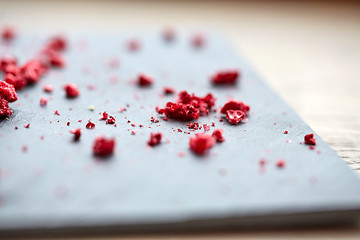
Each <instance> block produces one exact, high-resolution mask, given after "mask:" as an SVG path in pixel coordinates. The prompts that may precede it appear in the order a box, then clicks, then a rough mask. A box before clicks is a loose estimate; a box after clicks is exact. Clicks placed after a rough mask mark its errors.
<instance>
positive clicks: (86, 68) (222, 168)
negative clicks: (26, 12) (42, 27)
mask: <svg viewBox="0 0 360 240" xmlns="http://www.w3.org/2000/svg"><path fill="white" fill-rule="evenodd" d="M206 36H207V44H206V46H205V47H204V48H202V49H194V48H193V47H192V46H191V45H190V44H189V38H190V34H189V33H180V34H179V35H178V37H177V39H176V41H175V42H174V43H171V44H168V43H166V42H164V41H163V39H162V38H161V35H160V34H157V33H154V32H149V33H142V34H138V33H137V34H132V33H123V34H108V35H102V36H99V35H95V34H93V35H92V34H83V35H81V34H78V35H74V34H72V35H70V36H69V43H70V47H69V49H68V50H67V52H66V53H65V59H66V62H67V66H66V68H64V69H59V70H51V71H50V72H49V73H48V74H47V75H46V76H45V77H44V78H43V79H42V80H41V82H40V83H39V84H37V85H34V86H32V87H28V88H26V89H24V90H23V91H21V92H19V94H18V95H19V100H18V102H15V103H13V104H11V108H12V109H13V111H14V114H13V116H11V117H10V118H9V119H2V120H1V122H0V152H1V157H0V159H1V160H0V164H1V166H0V167H1V175H0V199H1V201H0V230H1V233H3V234H4V233H15V232H17V233H19V230H34V231H37V230H39V232H43V231H45V230H46V231H49V230H50V231H51V230H55V231H56V230H63V229H72V230H80V229H82V230H84V229H86V231H87V232H88V231H90V230H91V231H99V230H100V229H104V228H105V229H112V230H116V231H117V230H124V231H126V230H130V229H132V230H134V231H138V230H139V231H140V230H141V229H142V230H144V229H145V230H154V229H158V230H166V229H173V228H174V229H176V228H180V229H189V228H192V229H200V228H215V227H229V226H232V227H241V226H272V225H277V226H279V225H284V224H306V223H307V224H309V223H311V224H322V223H326V222H334V221H335V222H340V221H349V220H354V219H356V218H357V217H358V216H359V210H360V182H359V178H358V177H357V176H356V175H355V174H354V173H353V172H352V171H351V170H350V169H349V168H348V166H347V165H346V164H345V162H344V161H343V160H342V159H341V158H339V157H338V156H337V154H336V153H335V152H334V151H333V150H332V149H331V148H330V147H329V146H328V145H327V144H326V143H325V142H324V141H323V140H321V138H320V137H319V136H317V135H316V134H315V137H316V139H317V146H316V148H315V150H310V149H309V147H308V146H306V145H304V144H300V142H302V141H303V137H304V135H305V134H308V133H311V132H313V131H312V130H311V129H310V127H308V126H307V125H306V124H305V123H304V122H303V121H302V120H301V119H300V118H299V117H298V116H297V115H296V113H295V112H294V111H293V110H292V109H291V108H290V107H289V106H287V105H286V104H285V103H284V101H282V100H281V99H280V98H279V96H278V95H277V94H276V93H274V92H273V91H272V90H271V89H270V88H269V87H268V86H267V85H266V84H265V83H264V82H263V81H262V80H261V78H260V77H259V76H258V75H257V74H256V73H255V72H254V71H253V70H252V68H251V67H250V66H249V64H248V63H247V62H246V61H245V60H244V59H243V58H241V57H239V56H238V55H237V54H236V53H235V51H234V50H232V49H231V48H230V47H229V45H228V44H227V43H226V42H225V41H224V40H223V39H222V38H221V37H219V36H218V35H217V34H210V33H208V34H207V35H206ZM46 37H47V36H31V37H30V36H22V37H19V38H18V39H17V40H16V41H15V42H14V43H13V44H12V45H10V46H1V54H4V53H6V52H9V53H12V54H15V55H16V56H19V57H20V61H21V62H24V61H25V60H26V59H28V58H30V57H31V56H34V55H35V53H36V52H37V51H38V50H39V49H40V48H41V46H42V45H43V44H44V42H45V41H46V39H47V38H46ZM133 37H136V38H137V39H139V40H140V42H141V49H140V50H139V51H138V52H129V51H128V50H127V48H126V47H125V43H126V41H128V40H129V39H131V38H133ZM114 58H116V59H118V60H119V61H120V65H119V67H118V68H115V69H112V68H111V67H109V64H108V63H109V61H111V59H114ZM232 68H239V69H241V70H242V73H243V77H242V79H241V82H240V83H239V84H238V85H237V86H236V87H214V86H212V85H211V84H210V83H209V76H210V75H211V74H213V73H214V72H216V71H218V70H221V69H232ZM140 72H144V73H147V74H149V75H151V76H153V77H154V78H155V84H154V85H153V86H152V87H150V88H148V89H140V88H139V87H138V86H136V85H134V84H133V80H134V79H135V78H136V76H137V75H138V74H139V73H140ZM69 82H74V83H76V84H78V85H79V87H80V91H81V95H80V97H79V98H76V99H72V100H69V99H66V98H65V93H64V91H63V89H62V86H63V85H64V84H66V83H69ZM44 84H52V85H53V86H54V89H55V90H54V92H53V93H52V94H46V93H44V92H43V90H42V86H43V85H44ZM88 85H95V86H96V89H94V90H89V89H88ZM164 86H171V87H174V88H176V90H178V91H180V90H188V91H190V92H194V93H196V94H197V95H200V96H204V95H205V94H207V93H213V94H214V96H215V97H216V99H217V100H216V107H221V106H222V105H223V104H224V103H226V101H227V99H228V98H229V97H233V98H235V99H239V100H241V101H244V102H245V103H247V104H249V105H250V106H251V111H250V115H249V117H248V121H247V122H246V123H245V124H240V125H237V126H233V125H229V124H228V123H227V122H226V121H224V122H223V123H221V122H219V118H220V117H221V115H220V114H219V113H211V114H210V115H209V116H205V117H200V118H199V120H198V121H197V122H200V123H201V124H205V123H206V124H208V125H211V123H212V122H214V123H215V125H216V127H211V130H210V132H212V131H213V130H214V129H216V128H219V127H221V128H223V129H224V136H225V138H226V141H225V142H224V143H222V144H216V146H215V147H214V148H213V149H211V151H210V152H209V154H208V155H206V156H204V157H199V156H196V155H194V154H192V153H191V152H190V150H189V148H188V142H189V138H190V136H192V135H194V132H192V133H191V134H190V135H188V134H185V133H184V131H188V128H187V126H186V125H185V123H182V122H177V121H172V120H169V121H167V122H166V121H163V120H162V118H161V117H160V116H158V114H157V113H156V111H155V106H164V105H165V104H166V102H168V101H175V99H176V95H173V96H163V94H162V89H163V87H164ZM42 96H46V97H47V98H48V99H49V103H48V105H47V106H46V107H40V105H39V99H40V98H41V97H42ZM127 104H129V107H127V111H125V112H123V113H120V112H119V111H118V110H119V108H121V107H122V108H124V107H126V106H127ZM91 105H93V106H94V107H95V111H93V112H92V111H89V109H88V108H89V106H91ZM70 108H71V109H72V110H70ZM55 110H58V111H59V113H60V116H57V115H54V111H55ZM103 111H107V112H108V113H109V114H110V115H112V116H114V117H115V118H116V123H117V127H114V126H112V125H106V124H105V122H103V121H99V120H98V119H99V117H100V116H99V113H100V112H103ZM151 116H154V117H155V118H158V119H160V122H159V123H158V124H156V123H152V122H151V121H150V117H151ZM125 118H127V119H125ZM80 119H81V120H82V122H78V120H80ZM88 119H92V120H93V122H95V124H96V127H95V129H94V130H88V129H85V125H86V122H87V120H88ZM128 120H130V121H131V123H135V124H136V125H137V126H136V127H135V128H134V127H131V125H130V124H129V123H127V121H128ZM68 121H69V122H70V126H66V123H67V122H68ZM50 122H52V123H50ZM28 123H30V128H29V129H26V128H24V127H23V126H24V125H26V124H28ZM138 124H143V125H144V127H142V128H139V127H138ZM15 126H17V127H18V128H19V129H18V130H15V129H14V128H15ZM150 127H151V128H150ZM74 128H82V133H83V134H82V137H81V140H80V141H79V142H73V141H72V138H73V136H72V135H71V134H70V133H69V130H70V129H74ZM128 129H130V130H128ZM134 129H136V130H137V133H136V135H131V131H132V130H134ZM177 129H182V130H183V132H178V130H177ZM285 130H288V131H289V134H287V135H286V134H284V133H283V132H284V131H285ZM158 131H160V132H162V133H163V135H164V138H165V139H164V140H163V143H162V144H161V145H159V146H157V147H154V148H149V147H147V145H146V142H147V140H148V139H149V135H150V133H151V132H158ZM197 132H202V131H197ZM98 135H106V136H114V137H115V138H116V153H115V154H114V156H113V157H111V158H110V159H107V160H105V161H102V160H98V159H96V158H95V157H94V156H93V155H92V144H93V140H94V138H95V137H96V136H98ZM41 136H43V137H44V139H43V140H41V138H40V137H41ZM24 145H26V146H27V148H28V150H27V151H26V152H24V151H23V150H22V148H23V146H24ZM182 155H184V156H182ZM260 159H265V160H266V162H267V164H266V165H265V171H264V172H262V171H261V169H260V165H259V160H260ZM279 159H284V160H285V161H286V166H285V168H283V169H279V168H277V167H276V161H277V160H279Z"/></svg>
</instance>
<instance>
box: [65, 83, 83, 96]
mask: <svg viewBox="0 0 360 240" xmlns="http://www.w3.org/2000/svg"><path fill="white" fill-rule="evenodd" d="M64 89H65V92H66V97H68V98H76V97H78V96H79V94H80V92H79V88H78V86H77V85H75V84H73V83H69V84H66V85H65V87H64Z"/></svg>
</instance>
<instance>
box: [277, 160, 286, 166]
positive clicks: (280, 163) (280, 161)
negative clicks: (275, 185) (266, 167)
mask: <svg viewBox="0 0 360 240" xmlns="http://www.w3.org/2000/svg"><path fill="white" fill-rule="evenodd" d="M276 166H277V167H278V168H284V167H285V161H284V160H282V159H279V160H278V161H277V162H276Z"/></svg>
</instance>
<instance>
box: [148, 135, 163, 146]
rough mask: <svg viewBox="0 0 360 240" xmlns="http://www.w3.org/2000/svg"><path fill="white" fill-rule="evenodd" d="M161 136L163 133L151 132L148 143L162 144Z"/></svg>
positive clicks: (152, 144)
mask: <svg viewBox="0 0 360 240" xmlns="http://www.w3.org/2000/svg"><path fill="white" fill-rule="evenodd" d="M161 138H162V134H161V133H150V139H149V141H148V142H147V144H148V145H149V146H156V145H158V144H160V142H161Z"/></svg>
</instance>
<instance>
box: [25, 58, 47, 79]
mask: <svg viewBox="0 0 360 240" xmlns="http://www.w3.org/2000/svg"><path fill="white" fill-rule="evenodd" d="M46 71H47V68H46V66H45V65H44V64H43V63H42V62H41V61H39V60H30V61H28V62H27V63H26V64H24V65H23V66H21V67H20V73H21V75H22V77H23V78H24V79H25V80H26V81H27V82H28V83H30V84H31V83H37V82H38V81H39V80H40V77H41V76H42V75H43V74H44V73H46Z"/></svg>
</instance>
